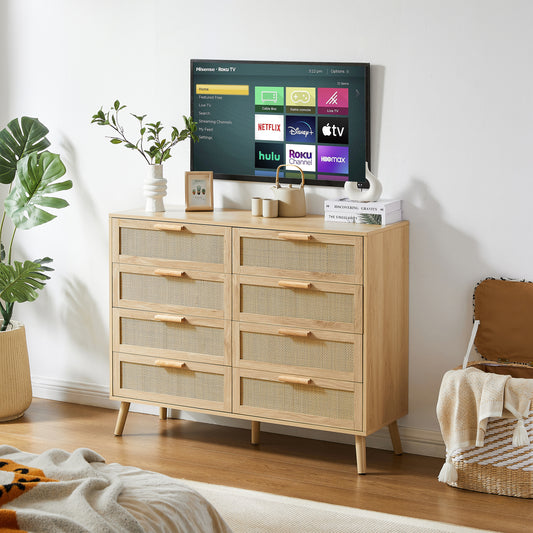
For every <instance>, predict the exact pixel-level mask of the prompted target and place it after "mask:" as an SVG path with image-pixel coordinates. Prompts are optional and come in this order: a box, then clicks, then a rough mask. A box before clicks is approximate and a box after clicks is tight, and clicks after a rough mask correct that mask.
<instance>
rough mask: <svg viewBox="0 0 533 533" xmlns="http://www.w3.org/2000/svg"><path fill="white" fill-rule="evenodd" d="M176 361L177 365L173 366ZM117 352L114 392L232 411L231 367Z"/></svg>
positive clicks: (133, 398) (114, 367) (138, 397)
mask: <svg viewBox="0 0 533 533" xmlns="http://www.w3.org/2000/svg"><path fill="white" fill-rule="evenodd" d="M172 365H174V366H172ZM176 365H179V363H177V362H176V361H174V360H167V359H161V360H160V359H155V358H153V357H142V356H139V355H129V354H121V353H114V354H113V375H114V380H113V396H115V397H119V398H128V399H132V400H135V399H139V400H143V401H147V402H150V401H152V402H156V403H157V402H159V403H165V404H168V405H176V406H184V407H187V406H188V407H196V408H205V409H214V410H217V411H231V368H230V367H227V366H217V365H208V364H204V363H191V362H185V363H184V364H183V367H182V368H178V367H177V366H176Z"/></svg>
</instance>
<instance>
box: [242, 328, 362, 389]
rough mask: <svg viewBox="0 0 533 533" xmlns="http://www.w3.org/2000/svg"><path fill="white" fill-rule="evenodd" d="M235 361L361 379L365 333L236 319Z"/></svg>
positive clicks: (248, 365)
mask: <svg viewBox="0 0 533 533" xmlns="http://www.w3.org/2000/svg"><path fill="white" fill-rule="evenodd" d="M233 347H234V350H233V351H234V354H235V359H234V365H235V366H236V367H241V368H251V369H261V370H270V371H273V372H281V373H305V374H306V375H309V376H312V377H327V378H334V379H342V380H347V381H362V336H361V335H354V334H353V333H339V332H337V331H335V332H330V331H325V330H306V329H301V328H286V327H283V326H269V325H264V324H247V323H240V324H239V323H237V322H234V323H233Z"/></svg>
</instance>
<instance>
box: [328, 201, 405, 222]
mask: <svg viewBox="0 0 533 533" xmlns="http://www.w3.org/2000/svg"><path fill="white" fill-rule="evenodd" d="M324 218H325V219H326V220H328V221H331V222H351V223H352V224H377V225H381V226H388V225H389V224H394V222H399V221H400V220H402V201H401V200H379V201H378V202H355V201H354V200H350V199H349V198H341V199H340V200H326V201H325V202H324Z"/></svg>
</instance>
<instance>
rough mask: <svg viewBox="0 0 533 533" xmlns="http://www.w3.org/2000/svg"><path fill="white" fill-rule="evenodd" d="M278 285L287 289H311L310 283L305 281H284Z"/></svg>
mask: <svg viewBox="0 0 533 533" xmlns="http://www.w3.org/2000/svg"><path fill="white" fill-rule="evenodd" d="M278 285H279V286H280V287H285V288H287V289H309V288H310V287H311V284H310V283H306V282H304V281H286V280H283V279H282V280H280V281H278Z"/></svg>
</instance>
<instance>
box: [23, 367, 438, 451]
mask: <svg viewBox="0 0 533 533" xmlns="http://www.w3.org/2000/svg"><path fill="white" fill-rule="evenodd" d="M32 388H33V396H35V397H37V398H46V399H48V400H57V401H60V402H69V403H79V404H83V405H93V406H95V407H103V408H106V409H118V402H116V401H114V400H110V399H109V388H108V387H103V386H101V385H94V384H91V383H84V382H81V381H66V380H60V379H52V378H47V377H40V376H32ZM130 410H131V411H134V412H137V413H146V414H152V415H157V414H159V409H158V407H156V406H152V405H144V404H132V405H131V407H130ZM169 414H170V417H171V418H182V419H185V420H195V421H197V422H204V423H207V424H216V425H220V426H229V427H238V428H249V427H250V422H248V421H247V420H238V419H235V418H227V417H223V416H212V415H204V414H201V413H193V412H186V411H179V410H174V409H173V410H171V412H170V413H169ZM261 431H266V432H269V433H280V434H282V435H293V436H296V437H304V438H308V439H317V440H325V441H329V442H340V443H344V444H353V437H352V436H351V435H344V434H342V433H331V432H328V431H316V430H312V429H305V428H296V427H292V426H280V425H276V424H265V423H262V424H261ZM400 436H401V439H402V448H403V451H404V452H405V453H413V454H416V455H428V456H430V457H445V455H446V452H445V447H444V442H443V441H442V437H441V434H440V432H438V431H431V430H426V429H417V428H410V427H405V426H401V425H400ZM366 441H367V445H368V446H369V447H370V448H378V449H381V450H392V445H391V441H390V436H389V432H388V430H387V428H383V429H380V430H379V431H376V433H373V434H372V435H370V436H369V437H367V440H366Z"/></svg>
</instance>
